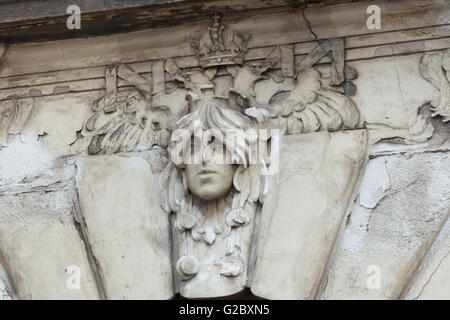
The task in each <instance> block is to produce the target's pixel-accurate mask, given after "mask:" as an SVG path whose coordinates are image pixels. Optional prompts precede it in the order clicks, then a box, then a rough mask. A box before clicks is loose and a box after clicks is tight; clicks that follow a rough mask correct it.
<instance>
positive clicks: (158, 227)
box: [77, 156, 174, 299]
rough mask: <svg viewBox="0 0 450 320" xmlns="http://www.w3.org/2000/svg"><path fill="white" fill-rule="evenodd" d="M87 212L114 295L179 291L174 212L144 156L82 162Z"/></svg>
mask: <svg viewBox="0 0 450 320" xmlns="http://www.w3.org/2000/svg"><path fill="white" fill-rule="evenodd" d="M77 166H78V170H79V172H78V175H77V176H78V178H77V187H78V192H79V199H80V205H81V214H82V216H83V218H84V221H85V223H86V232H87V237H88V240H89V244H90V246H91V247H92V252H93V254H94V256H95V258H96V260H97V262H98V269H99V273H100V277H101V280H102V284H103V287H104V290H105V296H106V298H108V299H169V298H171V297H172V296H173V294H174V292H173V284H172V269H171V264H170V242H169V225H168V221H169V218H168V215H167V214H166V213H165V212H163V211H162V209H161V208H160V202H159V189H158V180H157V176H156V175H154V174H153V173H152V171H151V168H150V165H149V164H148V163H147V162H146V161H145V160H144V159H143V158H140V157H120V156H95V157H90V158H83V159H80V160H79V162H77Z"/></svg>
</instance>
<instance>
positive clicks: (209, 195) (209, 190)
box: [191, 185, 228, 201]
mask: <svg viewBox="0 0 450 320" xmlns="http://www.w3.org/2000/svg"><path fill="white" fill-rule="evenodd" d="M227 191H228V186H214V185H204V186H201V187H200V188H195V189H194V190H191V192H192V193H193V194H194V195H195V196H197V197H199V198H200V199H203V200H208V201H210V200H215V199H218V198H221V197H223V196H224V195H225V193H227Z"/></svg>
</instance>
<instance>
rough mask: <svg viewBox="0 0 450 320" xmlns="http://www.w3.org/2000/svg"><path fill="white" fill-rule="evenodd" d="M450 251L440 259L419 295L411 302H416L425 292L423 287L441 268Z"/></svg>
mask: <svg viewBox="0 0 450 320" xmlns="http://www.w3.org/2000/svg"><path fill="white" fill-rule="evenodd" d="M449 253H450V251H449V252H447V254H446V255H445V256H444V257H443V258H442V259H441V261H439V263H438V265H437V267H436V269H435V270H434V271H433V272H432V273H431V275H430V277H429V278H428V280H427V281H426V282H425V284H424V285H423V286H422V289H421V290H420V292H419V294H418V295H417V296H416V297H415V298H413V300H417V299H418V298H419V297H420V296H421V295H422V293H423V291H424V290H425V287H426V286H427V285H428V283H429V282H430V281H431V278H433V276H434V274H435V273H436V272H437V271H438V269H439V267H440V266H441V264H442V262H444V260H445V259H446V258H447V256H448V255H449Z"/></svg>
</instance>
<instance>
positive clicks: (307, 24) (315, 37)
mask: <svg viewBox="0 0 450 320" xmlns="http://www.w3.org/2000/svg"><path fill="white" fill-rule="evenodd" d="M307 8H308V1H306V2H305V6H304V7H303V10H302V15H303V19H305V23H306V26H307V27H308V30H309V32H310V33H311V35H312V36H313V38H314V40H317V35H316V34H315V33H314V31H313V29H312V27H311V23H310V22H309V20H308V18H307V17H306V9H307Z"/></svg>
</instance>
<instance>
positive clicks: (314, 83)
mask: <svg viewBox="0 0 450 320" xmlns="http://www.w3.org/2000/svg"><path fill="white" fill-rule="evenodd" d="M277 100H278V99H277V96H276V95H275V96H273V97H272V99H271V101H270V102H269V111H270V122H272V123H274V124H276V125H277V127H279V128H283V129H284V130H285V133H287V134H296V133H307V132H313V131H337V130H340V129H354V128H355V127H356V126H357V125H358V122H359V112H358V109H357V108H356V105H355V103H354V102H353V100H352V99H351V98H350V97H348V96H346V95H345V94H343V93H341V92H339V91H337V90H334V89H332V88H325V87H324V85H323V83H322V81H321V78H320V74H319V72H318V71H316V70H314V69H308V70H306V71H303V72H301V73H299V74H298V80H297V81H296V83H295V85H294V88H293V89H292V91H290V92H289V93H286V94H285V95H284V97H283V94H281V99H280V100H278V101H277Z"/></svg>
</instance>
